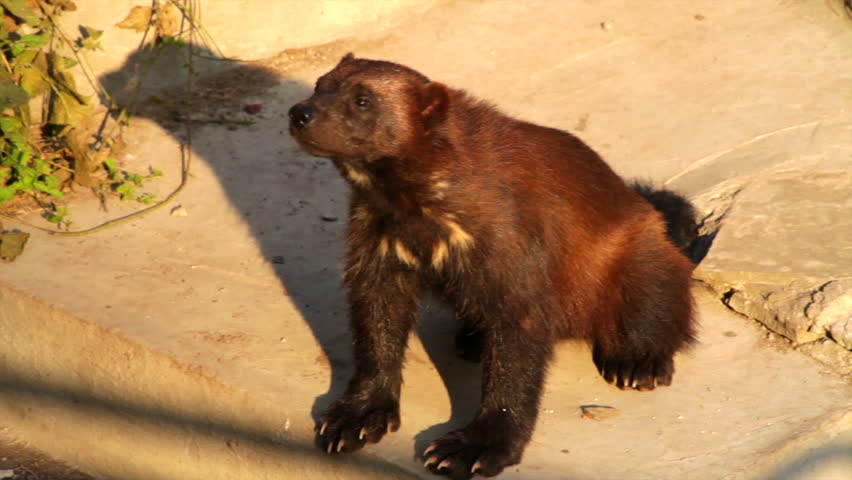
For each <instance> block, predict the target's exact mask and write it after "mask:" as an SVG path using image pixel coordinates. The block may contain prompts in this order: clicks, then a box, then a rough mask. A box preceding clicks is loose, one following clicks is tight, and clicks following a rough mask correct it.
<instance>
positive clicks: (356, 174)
mask: <svg viewBox="0 0 852 480" xmlns="http://www.w3.org/2000/svg"><path fill="white" fill-rule="evenodd" d="M343 168H344V169H345V170H346V177H347V178H348V179H349V180H351V181H352V183H354V184H356V185H360V186H362V187H369V186H370V177H369V175H367V174H366V173H364V172H361V171H359V170H356V169H354V168H352V167H350V166H349V165H344V167H343Z"/></svg>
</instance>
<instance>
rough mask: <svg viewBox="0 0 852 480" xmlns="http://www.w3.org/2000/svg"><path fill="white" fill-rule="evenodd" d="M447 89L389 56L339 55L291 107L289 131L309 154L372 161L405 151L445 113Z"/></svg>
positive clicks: (338, 158)
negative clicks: (309, 91) (307, 94)
mask: <svg viewBox="0 0 852 480" xmlns="http://www.w3.org/2000/svg"><path fill="white" fill-rule="evenodd" d="M447 103H448V92H447V89H446V87H445V86H444V85H443V84H440V83H437V82H430V81H429V79H428V78H426V77H425V76H423V75H421V74H420V73H418V72H416V71H414V70H412V69H410V68H408V67H404V66H402V65H398V64H395V63H391V62H385V61H377V60H366V59H360V58H355V57H354V56H353V55H352V54H351V53H350V54H348V55H346V56H345V57H343V59H342V60H340V63H338V64H337V66H336V67H334V69H333V70H332V71H330V72H328V73H326V74H325V75H323V76H322V77H320V78H319V80H317V83H316V88H315V89H314V93H313V95H311V97H310V98H308V99H307V100H304V101H302V102H299V103H297V104H296V105H294V106H293V107H292V108H291V109H290V134H291V135H292V136H293V138H294V139H295V140H296V142H298V143H299V145H300V146H301V147H302V148H303V149H305V150H306V151H307V152H308V153H310V154H312V155H318V156H323V157H333V158H335V159H337V160H341V161H346V160H348V159H358V160H366V161H370V160H373V159H377V158H381V157H393V156H398V155H401V154H403V152H404V151H405V149H406V148H407V147H411V146H412V145H416V144H417V143H418V142H419V141H420V139H421V138H422V137H424V136H425V135H426V133H427V132H428V131H429V130H430V129H431V128H433V127H434V126H435V125H436V124H437V123H439V122H440V121H441V120H442V118H443V116H444V114H445V113H446V108H447Z"/></svg>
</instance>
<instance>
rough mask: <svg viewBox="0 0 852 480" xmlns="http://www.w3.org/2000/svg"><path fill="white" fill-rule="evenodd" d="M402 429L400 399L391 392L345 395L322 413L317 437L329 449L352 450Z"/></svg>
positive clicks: (333, 450)
mask: <svg viewBox="0 0 852 480" xmlns="http://www.w3.org/2000/svg"><path fill="white" fill-rule="evenodd" d="M398 429H399V402H398V401H397V400H396V399H394V398H393V396H392V395H390V394H365V393H358V394H354V395H351V394H350V395H344V396H343V397H341V398H340V399H339V400H337V401H335V402H334V403H332V404H331V406H330V407H328V409H327V410H326V411H325V413H323V414H322V416H321V417H320V420H319V424H318V425H317V434H318V436H317V440H318V443H319V445H320V447H321V448H322V449H323V450H325V451H326V452H328V453H341V452H343V453H351V452H354V451H357V450H360V449H361V448H362V447H363V446H364V445H365V444H366V443H367V442H370V443H377V442H378V441H379V440H381V439H382V437H383V436H384V435H385V433H388V432H395V431H397V430H398Z"/></svg>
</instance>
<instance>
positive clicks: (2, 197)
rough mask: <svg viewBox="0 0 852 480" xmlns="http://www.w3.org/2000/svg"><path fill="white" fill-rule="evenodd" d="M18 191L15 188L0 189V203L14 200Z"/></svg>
mask: <svg viewBox="0 0 852 480" xmlns="http://www.w3.org/2000/svg"><path fill="white" fill-rule="evenodd" d="M17 191H18V189H16V188H12V186H11V185H10V186H8V187H0V203H3V202H8V201H9V200H11V199H13V198H15V193H16V192H17Z"/></svg>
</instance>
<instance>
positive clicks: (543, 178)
mask: <svg viewBox="0 0 852 480" xmlns="http://www.w3.org/2000/svg"><path fill="white" fill-rule="evenodd" d="M289 117H290V134H291V136H292V137H293V138H294V139H295V141H296V142H297V143H298V144H299V145H300V146H301V147H302V148H303V149H304V150H305V151H306V152H308V153H310V154H312V155H316V156H320V157H328V158H330V159H331V161H332V162H333V163H334V165H335V167H337V169H338V170H339V171H340V173H341V175H342V176H343V177H344V178H345V179H346V180H347V181H348V183H349V185H350V186H351V199H350V206H349V222H348V227H347V234H346V265H345V271H344V280H343V281H344V286H345V288H346V292H347V295H348V302H349V312H350V321H351V330H352V335H353V348H354V364H355V372H354V375H353V377H352V379H351V380H350V381H349V384H348V386H347V388H346V390H345V392H344V393H343V395H342V396H341V397H340V398H339V399H338V400H336V401H335V402H333V403H332V404H331V405H330V406H329V407H328V409H327V410H326V411H325V412H324V413H323V414H322V415H321V416H320V418H319V421H318V426H317V434H318V441H319V443H320V445H321V446H322V447H323V448H324V449H325V450H326V451H328V452H329V453H348V452H354V451H356V450H359V449H360V448H362V447H363V446H364V445H365V444H366V443H375V442H378V441H379V440H381V438H382V437H383V436H384V435H385V434H386V433H388V432H393V431H396V430H397V429H398V428H399V425H400V417H399V398H400V388H401V384H402V366H403V357H404V353H405V349H406V344H407V341H408V337H409V334H410V332H411V330H412V327H413V326H414V324H415V322H416V321H417V315H418V310H419V302H420V299H421V296H422V294H423V293H424V292H425V291H427V290H432V291H434V292H437V294H438V295H439V296H440V297H441V298H443V299H444V300H446V302H447V303H448V304H449V305H450V306H451V307H452V309H453V310H454V312H455V316H456V317H457V319H458V322H459V334H458V335H457V337H456V343H457V347H458V348H459V349H460V352H461V354H462V355H463V356H464V357H465V358H469V359H474V360H478V361H481V362H482V400H481V403H480V405H479V408H478V411H477V412H476V416H475V418H474V419H473V421H471V423H470V424H469V425H467V426H465V427H464V428H461V429H459V430H456V431H453V432H450V433H448V434H446V435H444V436H442V437H440V438H438V439H436V440H435V441H434V442H432V443H431V444H430V445H429V446H428V448H426V449H425V451H424V452H423V458H424V460H425V466H426V467H427V468H429V469H430V470H431V471H432V472H434V473H437V474H441V475H446V476H449V477H451V478H454V479H466V478H471V477H472V476H473V475H475V474H480V475H483V476H494V475H497V474H499V473H500V472H501V471H502V470H503V469H504V468H505V467H507V466H509V465H513V464H516V463H519V462H520V461H521V456H522V454H523V451H524V448H525V446H526V445H527V443H528V442H529V440H530V437H531V436H532V432H533V428H534V426H535V422H536V417H537V414H538V410H539V401H540V397H541V393H542V388H543V383H544V380H545V375H546V370H547V366H548V362H549V361H550V359H551V357H552V353H553V348H554V344H555V342H557V341H560V340H568V339H573V340H580V341H585V342H587V343H588V344H589V346H590V347H591V351H592V359H593V361H594V363H595V365H596V366H597V369H598V371H599V372H600V374H601V375H602V376H603V379H604V380H605V381H607V382H609V383H612V384H614V385H615V386H616V387H618V388H621V389H632V390H640V391H646V390H653V389H654V388H656V387H658V386H661V385H669V384H670V383H671V381H672V374H673V373H674V363H673V356H674V354H675V353H676V352H678V351H681V350H683V349H684V348H686V347H687V346H689V345H690V344H691V343H693V342H694V340H695V320H694V313H693V300H692V296H691V293H690V277H691V273H692V270H693V268H694V264H693V262H692V261H691V260H690V259H689V258H688V257H687V254H688V253H689V249H690V245H691V244H692V243H693V242H694V241H695V238H696V236H697V233H696V232H697V229H696V220H695V210H694V209H693V207H692V205H690V203H689V202H688V201H687V200H686V199H685V198H683V197H681V196H679V195H677V194H675V193H673V192H670V191H667V190H656V189H653V188H651V187H649V186H647V185H643V184H633V185H628V184H627V183H625V181H624V180H622V179H621V178H620V177H619V176H618V175H616V174H615V173H614V172H613V170H612V169H611V168H610V167H609V166H608V165H607V164H606V163H605V162H604V161H603V160H602V159H601V157H600V156H599V155H598V154H597V153H596V152H595V151H594V150H592V149H591V148H590V147H589V146H587V145H586V144H585V143H583V142H582V141H581V140H579V139H578V138H577V137H575V136H573V135H571V134H570V133H567V132H565V131H562V130H557V129H554V128H548V127H544V126H539V125H534V124H532V123H528V122H524V121H521V120H516V119H513V118H511V117H509V116H507V115H505V114H503V113H501V112H500V111H498V110H497V109H496V108H495V107H493V106H491V105H489V104H488V103H485V102H482V101H479V100H476V99H474V98H473V97H471V96H470V95H468V94H467V93H465V92H464V91H462V90H456V89H452V88H448V87H447V86H446V85H444V84H442V83H439V82H434V81H431V80H429V78H427V77H426V76H424V75H422V74H420V73H418V72H416V71H414V70H412V69H410V68H407V67H405V66H402V65H398V64H395V63H391V62H387V61H376V60H367V59H361V58H355V57H354V56H353V55H352V54H348V55H346V56H345V57H343V59H342V60H341V61H340V62H339V64H338V65H337V66H336V67H335V68H334V69H333V70H331V71H330V72H328V73H327V74H325V75H323V76H322V77H320V78H319V80H318V81H317V83H316V88H315V90H314V93H313V95H312V96H311V97H310V98H308V99H306V100H304V101H302V102H300V103H298V104H296V105H294V106H293V107H292V108H291V109H290V111H289Z"/></svg>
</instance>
